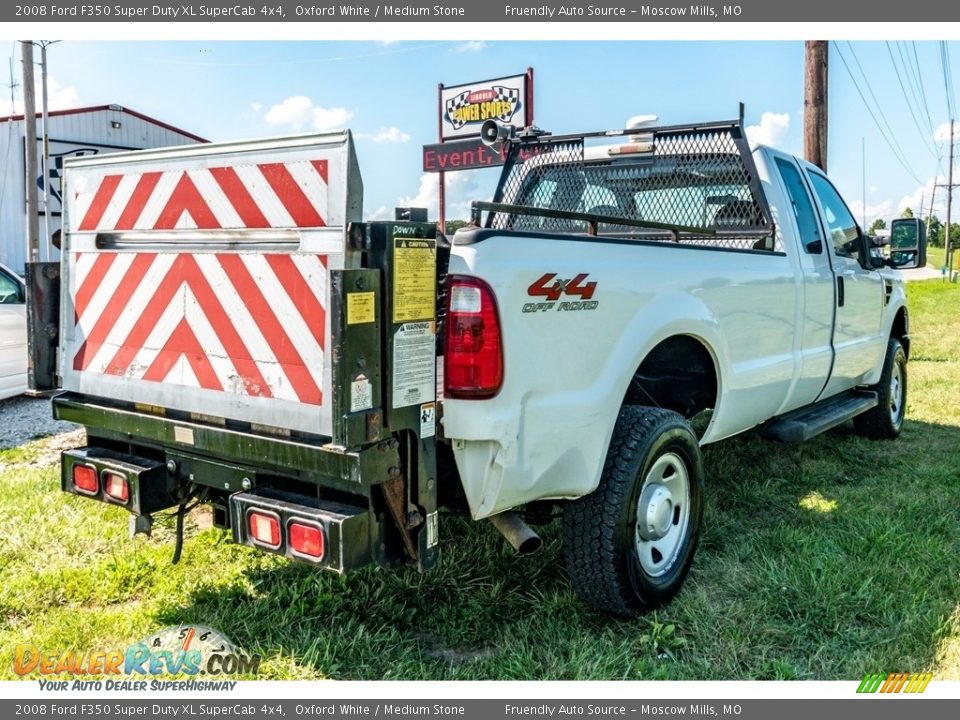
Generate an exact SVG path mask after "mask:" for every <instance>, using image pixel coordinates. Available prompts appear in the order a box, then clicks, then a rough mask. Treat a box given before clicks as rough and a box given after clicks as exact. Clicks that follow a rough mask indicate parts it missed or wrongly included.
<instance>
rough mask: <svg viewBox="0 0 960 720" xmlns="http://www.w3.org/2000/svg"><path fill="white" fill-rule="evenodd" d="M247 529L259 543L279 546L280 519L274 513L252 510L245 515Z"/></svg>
mask: <svg viewBox="0 0 960 720" xmlns="http://www.w3.org/2000/svg"><path fill="white" fill-rule="evenodd" d="M247 531H248V532H249V533H250V537H251V538H252V539H253V541H254V542H257V543H259V544H260V545H266V546H267V547H271V548H278V547H280V520H279V519H278V518H277V517H276V516H275V515H270V514H267V513H265V512H259V511H257V510H254V511H253V512H251V513H250V514H249V515H247Z"/></svg>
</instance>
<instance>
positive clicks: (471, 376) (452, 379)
mask: <svg viewBox="0 0 960 720" xmlns="http://www.w3.org/2000/svg"><path fill="white" fill-rule="evenodd" d="M502 384H503V343H502V342H501V338H500V318H499V316H498V314H497V303H496V301H495V300H494V297H493V290H491V289H490V286H489V285H487V284H486V283H485V282H483V281H482V280H479V279H477V278H472V277H462V276H459V275H451V276H449V278H448V292H447V325H446V342H445V346H444V351H443V385H444V395H445V396H446V397H450V398H474V399H476V398H490V397H493V396H494V395H496V394H497V393H498V392H499V391H500V386H501V385H502Z"/></svg>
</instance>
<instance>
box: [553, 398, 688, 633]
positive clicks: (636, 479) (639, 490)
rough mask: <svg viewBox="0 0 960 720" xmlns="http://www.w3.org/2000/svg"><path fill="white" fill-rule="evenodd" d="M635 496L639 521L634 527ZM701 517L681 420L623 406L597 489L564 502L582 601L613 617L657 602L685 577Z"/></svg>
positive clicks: (570, 560) (569, 556) (571, 568)
mask: <svg viewBox="0 0 960 720" xmlns="http://www.w3.org/2000/svg"><path fill="white" fill-rule="evenodd" d="M684 473H685V477H686V482H685V490H684V488H683V486H684V482H683V474H684ZM645 488H649V489H646V490H645ZM665 493H666V495H665ZM667 496H669V497H667ZM641 497H642V498H643V501H644V505H645V507H646V512H645V513H644V514H642V516H641V519H644V518H645V523H644V524H643V525H638V522H637V521H638V514H640V513H639V504H640V500H641ZM702 517H703V469H702V460H701V457H700V446H699V444H698V442H697V437H696V435H694V433H693V431H692V430H691V429H690V426H689V425H688V424H687V422H686V420H684V419H683V417H681V416H680V415H678V414H677V413H675V412H673V411H671V410H663V409H661V408H652V407H637V406H626V407H624V408H623V409H621V411H620V416H619V417H618V418H617V424H616V427H615V428H614V431H613V438H612V439H611V441H610V449H609V450H608V452H607V459H606V462H605V463H604V467H603V473H602V475H601V476H600V484H599V486H598V487H597V489H596V490H595V491H594V492H592V493H591V494H589V495H587V496H585V497H582V498H580V499H578V500H575V501H572V502H570V503H567V505H566V506H565V507H564V512H563V544H564V556H565V558H566V563H567V572H568V573H569V575H570V581H571V582H572V584H573V586H574V588H575V589H576V591H577V593H578V594H579V595H580V597H581V598H582V599H583V600H584V601H585V602H586V603H588V604H590V605H593V606H594V607H596V608H598V609H600V610H603V611H606V612H610V613H614V614H617V615H625V616H632V615H636V614H637V613H638V612H641V611H643V610H647V609H652V608H656V607H659V606H661V605H664V604H665V603H667V602H669V601H670V600H671V599H672V598H673V596H674V595H676V594H677V592H679V590H680V587H681V586H682V585H683V581H684V579H685V578H686V576H687V572H688V571H689V569H690V563H691V562H692V561H693V554H694V551H695V550H696V547H697V541H698V540H699V538H700V524H701V520H702ZM658 534H659V535H660V537H659V538H658V537H657V535H658ZM664 552H666V555H664ZM658 554H659V558H658Z"/></svg>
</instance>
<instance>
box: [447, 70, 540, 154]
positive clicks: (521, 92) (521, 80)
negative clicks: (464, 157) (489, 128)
mask: <svg viewBox="0 0 960 720" xmlns="http://www.w3.org/2000/svg"><path fill="white" fill-rule="evenodd" d="M532 81H533V70H527V72H526V73H524V74H523V75H511V76H510V77H503V78H496V79H494V80H482V81H480V82H473V83H469V84H467V85H452V86H450V87H445V86H443V85H441V86H440V141H441V142H444V141H447V140H462V139H464V138H472V137H478V136H479V135H480V126H481V125H483V123H484V122H486V121H487V120H496V121H497V122H499V123H501V124H503V125H512V126H514V127H517V128H522V127H525V126H527V125H529V124H530V123H531V122H533V97H532V96H533V82H532Z"/></svg>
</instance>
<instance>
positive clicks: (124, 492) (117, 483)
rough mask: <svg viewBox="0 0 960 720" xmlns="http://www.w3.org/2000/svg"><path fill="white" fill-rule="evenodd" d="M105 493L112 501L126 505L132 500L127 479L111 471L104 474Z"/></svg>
mask: <svg viewBox="0 0 960 720" xmlns="http://www.w3.org/2000/svg"><path fill="white" fill-rule="evenodd" d="M103 491H104V492H105V493H106V494H107V496H108V497H109V498H110V499H111V500H116V501H117V502H121V503H126V502H127V500H129V499H130V489H129V486H128V485H127V479H126V478H125V477H124V476H123V475H121V474H120V473H115V472H110V471H109V470H107V471H105V472H104V473H103Z"/></svg>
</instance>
